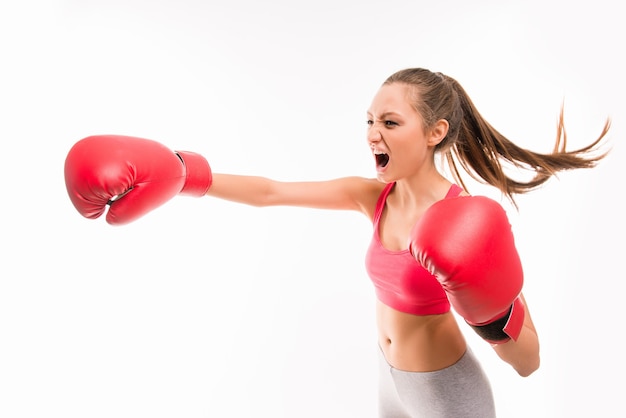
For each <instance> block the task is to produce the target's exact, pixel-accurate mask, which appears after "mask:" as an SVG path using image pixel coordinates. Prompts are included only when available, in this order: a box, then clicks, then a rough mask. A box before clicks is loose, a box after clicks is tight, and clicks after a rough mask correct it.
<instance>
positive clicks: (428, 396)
mask: <svg viewBox="0 0 626 418" xmlns="http://www.w3.org/2000/svg"><path fill="white" fill-rule="evenodd" d="M379 363H380V377H379V379H380V383H379V399H378V405H379V406H378V411H379V416H380V417H381V418H495V416H496V412H495V405H494V400H493V394H492V392H491V386H490V384H489V380H488V379H487V376H486V375H485V373H484V372H483V370H482V368H481V366H480V364H479V363H478V360H477V359H476V357H475V356H474V354H473V353H472V352H471V350H470V349H469V347H468V348H467V351H466V352H465V354H463V357H461V359H460V360H459V361H457V362H456V363H455V364H453V365H451V366H449V367H446V368H445V369H442V370H437V371H434V372H407V371H402V370H398V369H395V368H394V367H392V366H390V365H389V363H388V362H387V360H386V359H385V357H384V355H383V352H382V350H380V361H379Z"/></svg>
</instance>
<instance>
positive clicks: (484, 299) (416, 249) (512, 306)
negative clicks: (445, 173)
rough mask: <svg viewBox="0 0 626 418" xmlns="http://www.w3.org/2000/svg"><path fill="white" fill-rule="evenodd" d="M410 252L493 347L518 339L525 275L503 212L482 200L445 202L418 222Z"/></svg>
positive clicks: (462, 197) (457, 309)
mask: <svg viewBox="0 0 626 418" xmlns="http://www.w3.org/2000/svg"><path fill="white" fill-rule="evenodd" d="M409 239H410V243H409V249H410V251H411V254H412V255H413V257H415V259H416V260H417V261H418V262H419V263H420V264H421V265H422V266H423V267H424V268H425V269H426V270H428V271H429V272H430V273H431V274H433V275H435V276H436V277H437V279H438V280H439V282H440V283H441V285H442V286H443V288H444V290H445V291H446V293H447V295H448V299H449V300H450V303H451V305H452V306H453V307H454V309H455V310H456V311H457V313H458V314H459V315H461V316H462V317H463V318H464V319H465V321H466V322H467V323H468V324H469V325H471V326H472V328H474V330H475V331H476V332H477V333H478V334H479V335H480V336H481V337H482V338H483V339H485V340H487V341H489V342H490V343H495V344H499V343H504V342H507V341H508V340H509V339H511V338H512V339H513V340H517V337H519V334H520V332H521V330H522V325H523V323H524V315H525V313H524V312H525V310H524V306H523V303H522V301H521V299H520V298H519V295H520V293H521V291H522V284H523V282H524V275H523V272H522V264H521V261H520V258H519V255H518V253H517V250H516V249H515V243H514V238H513V233H512V231H511V225H510V224H509V220H508V218H507V216H506V213H505V211H504V209H503V208H502V207H501V206H500V205H499V204H498V203H497V202H495V201H494V200H491V199H489V198H486V197H482V196H461V197H457V198H451V199H443V200H440V201H438V202H436V203H435V204H434V205H432V206H431V207H430V208H429V209H428V210H427V211H426V212H425V213H424V215H423V216H422V217H421V218H420V220H419V221H418V222H417V223H416V224H415V226H414V227H413V229H412V231H411V235H410V238H409Z"/></svg>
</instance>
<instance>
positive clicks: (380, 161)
mask: <svg viewBox="0 0 626 418" xmlns="http://www.w3.org/2000/svg"><path fill="white" fill-rule="evenodd" d="M375 157H376V165H377V166H378V167H381V168H385V167H386V166H387V164H388V163H389V155H387V154H376V155H375Z"/></svg>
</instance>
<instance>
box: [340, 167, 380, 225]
mask: <svg viewBox="0 0 626 418" xmlns="http://www.w3.org/2000/svg"><path fill="white" fill-rule="evenodd" d="M344 181H345V182H346V185H347V187H348V189H349V190H350V192H351V195H352V197H353V199H354V201H355V202H356V204H357V206H358V207H359V208H360V211H361V212H363V213H364V214H365V215H366V216H368V218H370V219H372V218H373V216H374V211H375V209H376V203H377V202H378V199H379V198H380V195H381V194H382V192H383V190H384V189H385V187H387V184H386V183H382V182H380V181H379V180H377V179H375V178H364V177H346V178H345V179H344Z"/></svg>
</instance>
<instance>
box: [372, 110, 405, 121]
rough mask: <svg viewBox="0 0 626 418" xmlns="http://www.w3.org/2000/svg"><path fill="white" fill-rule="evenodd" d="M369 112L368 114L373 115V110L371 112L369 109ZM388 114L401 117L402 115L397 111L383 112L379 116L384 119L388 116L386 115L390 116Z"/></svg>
mask: <svg viewBox="0 0 626 418" xmlns="http://www.w3.org/2000/svg"><path fill="white" fill-rule="evenodd" d="M367 114H368V116H371V115H372V112H370V111H369V110H368V111H367ZM388 116H396V117H401V116H402V115H400V114H399V113H397V112H384V113H383V114H381V115H380V116H379V119H384V118H386V117H388Z"/></svg>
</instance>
